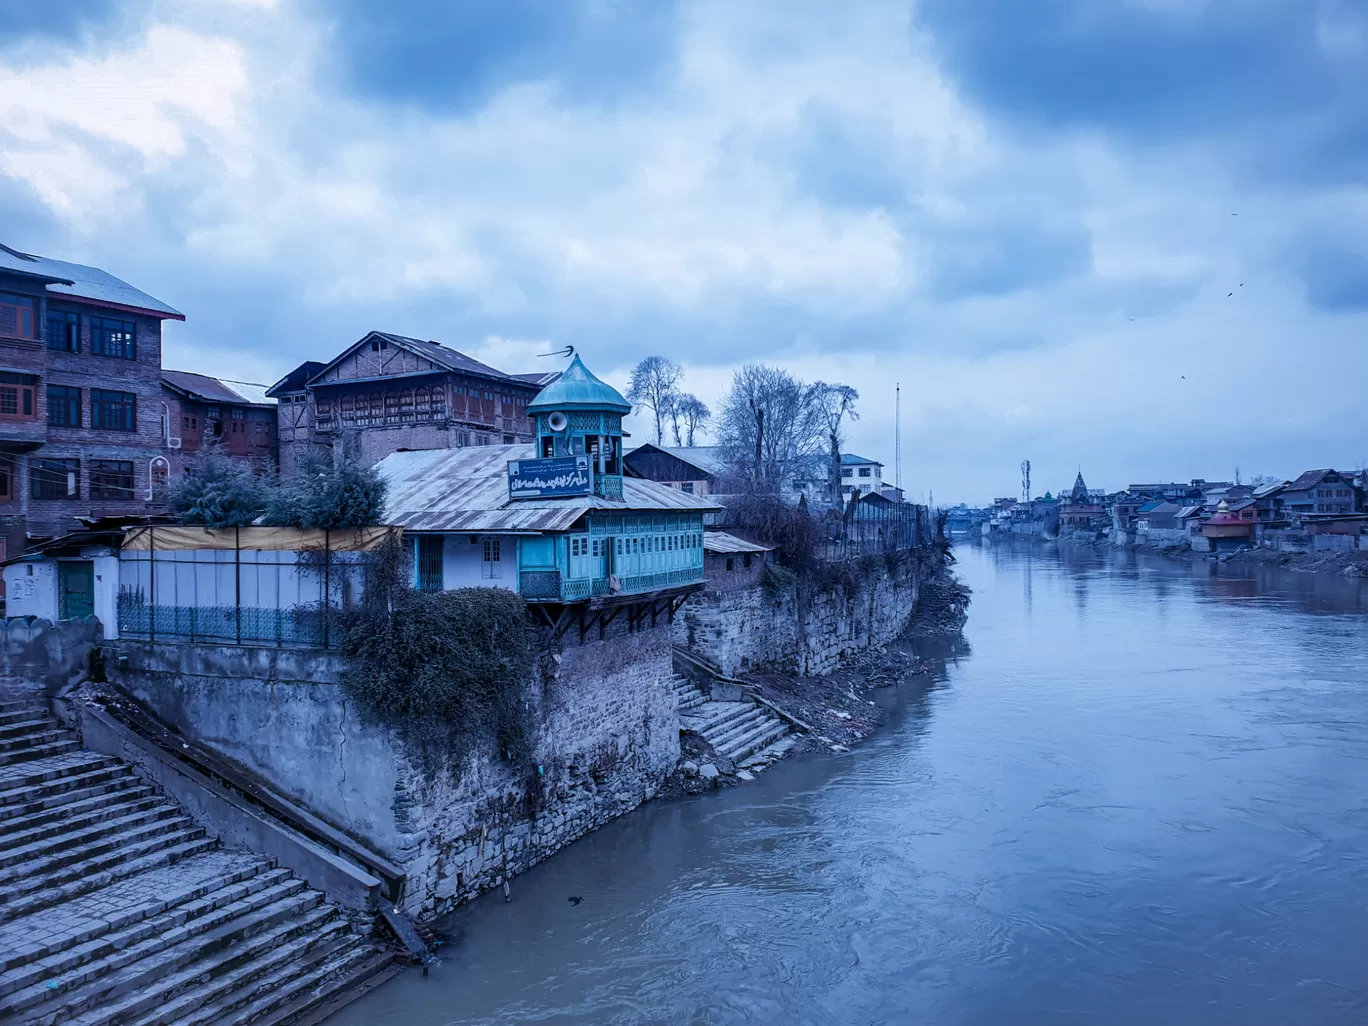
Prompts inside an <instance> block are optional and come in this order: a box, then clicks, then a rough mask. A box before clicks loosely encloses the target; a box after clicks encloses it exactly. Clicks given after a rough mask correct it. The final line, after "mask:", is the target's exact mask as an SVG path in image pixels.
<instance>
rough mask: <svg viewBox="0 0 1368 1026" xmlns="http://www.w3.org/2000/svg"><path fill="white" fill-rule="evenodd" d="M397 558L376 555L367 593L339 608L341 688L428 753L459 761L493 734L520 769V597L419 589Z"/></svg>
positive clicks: (523, 752) (525, 672)
mask: <svg viewBox="0 0 1368 1026" xmlns="http://www.w3.org/2000/svg"><path fill="white" fill-rule="evenodd" d="M399 558H400V554H399V553H397V552H393V551H392V552H390V553H388V554H380V555H379V556H377V558H376V559H375V564H376V565H375V566H374V567H373V568H372V573H371V575H370V577H371V579H370V580H369V581H368V588H367V601H366V602H365V603H364V604H363V605H362V606H361V608H359V609H356V610H354V611H352V612H349V613H347V614H346V615H345V616H344V622H343V627H342V637H341V650H342V654H343V656H344V657H345V660H346V665H345V669H344V671H343V675H342V686H343V688H344V689H345V691H346V692H347V694H348V695H349V696H350V697H351V698H353V699H354V700H355V701H357V702H358V703H359V704H360V706H361V708H362V710H363V711H364V712H365V713H367V714H369V715H370V716H371V717H372V718H374V719H377V720H379V721H380V722H383V723H386V724H388V725H390V726H392V727H395V728H396V729H397V730H399V732H400V733H401V735H403V736H404V737H405V738H406V739H408V740H410V741H413V742H416V743H418V744H419V745H420V746H421V747H422V748H423V749H425V750H426V751H427V752H428V753H431V752H433V750H434V749H445V750H446V751H447V753H448V754H450V755H452V756H455V758H456V761H459V760H460V759H461V758H463V757H464V756H466V755H468V754H471V753H473V752H475V751H478V750H487V749H488V747H489V746H490V744H491V743H492V744H493V747H494V748H495V750H496V751H497V753H498V755H499V757H500V758H502V759H503V760H505V761H506V762H508V763H510V764H511V765H514V766H516V767H519V768H524V769H525V768H526V767H527V766H528V765H529V764H530V763H531V759H532V744H533V735H534V724H533V720H532V714H531V705H532V702H531V698H532V696H531V695H530V693H529V692H530V686H531V684H532V681H533V679H534V677H535V676H536V653H535V646H534V644H533V639H532V636H531V635H532V632H531V630H530V629H529V627H528V622H527V607H526V605H525V603H524V602H523V600H522V598H521V597H519V596H518V595H515V594H514V593H513V592H510V591H505V590H503V589H501V588H460V589H457V590H455V591H442V592H419V591H415V590H414V589H412V588H410V587H407V586H406V585H404V584H403V583H402V574H401V573H399V572H396V571H395V570H394V568H393V566H392V565H391V564H392V563H394V562H395V561H396V560H398V559H399Z"/></svg>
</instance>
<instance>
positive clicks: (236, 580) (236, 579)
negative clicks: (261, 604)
mask: <svg viewBox="0 0 1368 1026" xmlns="http://www.w3.org/2000/svg"><path fill="white" fill-rule="evenodd" d="M233 619H234V620H235V621H236V622H237V643H238V644H239V645H241V644H242V528H240V527H235V528H233Z"/></svg>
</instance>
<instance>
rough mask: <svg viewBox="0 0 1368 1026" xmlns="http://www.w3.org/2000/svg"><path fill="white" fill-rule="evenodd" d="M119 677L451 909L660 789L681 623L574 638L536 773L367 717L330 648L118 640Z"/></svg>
mask: <svg viewBox="0 0 1368 1026" xmlns="http://www.w3.org/2000/svg"><path fill="white" fill-rule="evenodd" d="M120 652H121V653H122V654H123V655H124V657H125V658H124V659H123V660H111V666H112V669H111V679H112V680H113V681H114V682H115V683H116V684H117V685H118V686H120V687H121V688H122V689H123V690H125V691H126V692H127V693H129V694H130V695H132V696H133V697H134V698H136V699H137V700H138V701H140V702H141V703H142V704H144V705H145V706H147V707H148V708H150V709H151V710H152V711H153V712H155V713H156V715H157V716H158V717H159V718H160V719H162V720H163V721H164V722H166V723H167V724H168V725H169V726H171V727H172V728H173V729H175V730H176V731H178V732H179V733H181V734H182V735H184V736H185V737H186V738H188V739H189V740H191V741H194V742H197V743H198V744H199V745H202V746H203V747H205V748H207V749H209V750H211V751H213V752H215V753H217V754H218V755H221V756H223V757H225V758H227V759H229V760H232V761H233V762H234V763H236V764H237V766H239V767H241V768H242V769H243V770H245V771H246V772H247V773H249V774H251V775H255V776H257V777H259V778H260V779H261V780H263V781H264V782H266V783H267V784H268V785H269V786H270V787H272V788H273V789H275V790H277V791H279V792H280V793H282V794H283V795H285V796H287V797H289V798H291V799H293V800H295V801H296V802H298V803H299V804H301V805H302V806H304V807H305V808H307V809H309V810H310V811H311V812H313V813H314V814H316V815H317V816H319V817H320V818H321V819H323V820H325V821H327V822H329V823H331V824H332V825H333V826H334V827H336V828H337V829H339V830H341V831H343V832H344V833H346V834H349V835H350V836H352V837H354V838H356V839H357V840H358V841H360V842H361V843H363V844H365V845H367V846H369V847H371V848H372V849H374V850H376V851H378V852H381V853H383V854H384V855H385V856H386V857H388V858H390V859H392V860H393V861H394V862H396V863H398V864H399V865H400V866H402V867H403V869H404V870H405V872H406V873H407V875H408V882H407V892H406V897H405V899H404V902H403V909H404V911H406V912H408V913H409V914H411V915H414V916H417V917H420V918H429V917H431V916H434V915H438V914H441V913H442V912H445V911H447V910H449V909H451V908H453V907H455V906H456V905H457V904H459V903H460V902H462V901H464V900H466V899H468V898H471V897H473V896H475V895H476V894H479V893H481V892H482V891H484V890H488V889H489V888H491V887H498V886H500V885H502V884H503V882H504V881H505V880H506V879H507V878H508V877H509V876H512V875H515V874H517V873H519V872H521V871H523V870H525V869H527V868H528V867H530V866H532V865H535V864H536V863H537V862H539V861H541V860H542V859H544V858H546V857H547V856H548V855H550V854H551V853H553V852H555V851H556V850H558V849H559V848H561V847H563V846H565V845H566V844H568V843H570V842H571V841H573V840H575V839H576V838H578V837H581V836H583V835H584V834H586V833H588V832H589V831H591V830H593V829H595V828H597V827H599V826H601V825H602V824H604V823H606V822H607V821H609V820H611V819H613V818H614V817H616V816H620V815H622V814H623V813H624V812H628V811H630V810H631V809H634V808H636V807H637V806H638V805H640V804H641V803H642V802H643V801H646V800H648V799H650V798H652V797H654V796H655V794H656V793H657V790H658V789H659V787H660V785H661V784H662V783H663V782H664V780H665V779H666V777H667V776H668V775H669V774H670V773H671V771H673V769H674V768H675V765H676V763H677V762H678V760H679V712H678V708H677V703H678V699H677V697H676V695H675V692H674V688H673V669H672V649H671V640H670V631H669V627H668V626H666V625H663V624H662V625H661V626H659V627H656V628H648V629H645V630H640V631H636V632H632V633H626V632H625V631H622V632H611V631H610V632H609V634H608V637H607V639H606V640H603V641H593V642H590V643H587V644H585V645H579V644H577V643H571V642H568V641H567V643H566V644H565V646H564V647H563V649H562V650H561V651H560V652H559V653H557V659H555V660H547V661H545V668H544V669H543V670H542V671H541V679H540V680H539V681H537V686H534V687H533V688H531V689H530V692H529V693H530V695H531V696H532V700H533V701H534V702H535V703H536V708H535V709H534V713H535V719H536V722H537V723H538V725H539V726H538V735H537V737H536V739H535V742H534V761H535V765H536V771H535V777H534V778H533V780H532V781H531V782H529V780H528V778H527V777H526V775H524V774H519V773H516V772H515V771H514V770H513V769H512V768H511V767H509V766H508V765H506V764H505V763H503V762H501V761H499V760H498V759H496V758H495V757H494V756H493V753H492V752H490V753H487V754H477V755H473V756H471V757H469V758H467V759H466V760H465V761H464V762H463V763H462V764H461V765H460V766H459V767H454V768H453V767H451V766H449V765H444V764H442V761H441V760H440V759H439V760H436V761H437V763H438V764H437V765H435V766H433V765H425V764H424V762H423V758H422V753H420V752H417V751H413V750H411V749H409V748H408V747H407V746H406V745H405V744H404V743H403V742H402V741H401V740H400V739H399V738H397V737H396V736H395V735H394V734H393V732H391V731H390V730H388V729H386V728H384V727H382V726H379V725H377V724H374V723H370V722H366V721H365V720H364V719H363V718H362V717H361V716H359V715H358V713H357V710H356V709H355V707H354V704H353V703H352V702H350V701H349V700H348V699H347V697H346V695H345V694H344V693H343V691H342V689H341V687H340V685H338V684H337V683H336V680H337V672H338V670H339V669H340V664H339V663H338V661H337V660H336V659H335V658H332V657H327V656H322V655H318V654H306V653H298V654H295V655H288V656H287V655H286V654H284V653H283V652H275V651H273V650H270V649H261V650H251V649H246V648H242V647H236V646H223V647H221V648H220V647H217V646H205V645H194V646H192V645H160V644H159V645H153V644H149V643H129V642H125V643H121V646H120Z"/></svg>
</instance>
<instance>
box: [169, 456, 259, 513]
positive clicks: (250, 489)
mask: <svg viewBox="0 0 1368 1026" xmlns="http://www.w3.org/2000/svg"><path fill="white" fill-rule="evenodd" d="M167 502H168V504H169V505H170V507H171V511H172V512H173V513H175V514H176V515H177V516H178V517H179V519H180V522H181V523H182V524H200V525H202V526H204V527H246V526H248V525H249V524H251V523H252V522H254V521H255V520H256V519H257V517H259V516H261V513H262V510H263V509H264V508H265V505H266V494H265V488H264V487H263V486H262V484H261V482H260V481H259V480H258V479H257V478H255V477H253V476H252V472H251V470H250V469H249V468H248V467H246V466H244V465H243V464H242V463H241V462H239V461H236V460H231V459H228V458H227V457H225V456H220V455H218V454H216V453H211V454H210V455H208V456H205V457H203V458H202V459H200V460H198V461H197V462H196V463H194V464H193V465H192V466H190V467H189V468H187V469H186V471H185V476H184V477H182V478H181V480H180V481H179V482H178V483H177V484H175V485H173V486H172V488H171V490H170V492H169V494H168V495H167Z"/></svg>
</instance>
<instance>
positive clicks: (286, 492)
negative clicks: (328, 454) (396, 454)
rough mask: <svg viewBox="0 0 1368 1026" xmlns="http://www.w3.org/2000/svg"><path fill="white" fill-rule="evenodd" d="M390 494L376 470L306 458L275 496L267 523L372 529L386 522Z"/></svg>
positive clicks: (265, 519)
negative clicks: (387, 498)
mask: <svg viewBox="0 0 1368 1026" xmlns="http://www.w3.org/2000/svg"><path fill="white" fill-rule="evenodd" d="M386 491H387V488H386V485H385V482H384V479H382V478H381V477H380V475H379V474H377V473H376V472H375V468H374V467H367V466H362V465H361V464H359V463H357V462H356V461H354V460H346V461H344V462H342V463H341V464H337V465H334V464H333V463H332V462H331V461H329V460H328V459H326V458H324V457H318V456H306V457H305V458H304V459H303V460H301V461H300V466H299V470H298V472H297V473H296V474H294V476H292V477H290V478H289V479H288V480H284V481H282V482H281V486H280V487H279V488H278V489H276V490H275V491H274V492H273V493H272V494H271V497H270V501H269V502H268V504H267V507H266V516H265V518H264V522H265V523H267V524H270V525H272V526H273V527H300V528H306V529H312V530H318V531H338V530H343V529H345V528H349V527H371V526H373V525H375V524H378V523H380V522H381V520H382V519H383V518H384V515H385V494H386Z"/></svg>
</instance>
